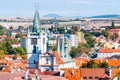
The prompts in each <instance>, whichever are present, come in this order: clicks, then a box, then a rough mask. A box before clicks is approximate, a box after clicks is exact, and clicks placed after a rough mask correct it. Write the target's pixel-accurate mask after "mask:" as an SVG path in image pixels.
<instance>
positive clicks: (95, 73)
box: [81, 68, 105, 80]
mask: <svg viewBox="0 0 120 80" xmlns="http://www.w3.org/2000/svg"><path fill="white" fill-rule="evenodd" d="M103 75H105V69H104V68H81V77H82V78H83V77H87V80H89V77H92V80H96V79H95V77H98V78H103Z"/></svg>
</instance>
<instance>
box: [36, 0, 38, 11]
mask: <svg viewBox="0 0 120 80" xmlns="http://www.w3.org/2000/svg"><path fill="white" fill-rule="evenodd" d="M38 10H39V3H38V0H35V11H38Z"/></svg>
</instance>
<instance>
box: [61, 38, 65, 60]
mask: <svg viewBox="0 0 120 80" xmlns="http://www.w3.org/2000/svg"><path fill="white" fill-rule="evenodd" d="M64 52H65V49H64V38H63V39H62V46H61V56H62V58H64V57H65V55H64Z"/></svg>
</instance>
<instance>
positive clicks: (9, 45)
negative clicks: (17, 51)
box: [5, 41, 13, 54]
mask: <svg viewBox="0 0 120 80" xmlns="http://www.w3.org/2000/svg"><path fill="white" fill-rule="evenodd" d="M5 46H6V48H7V53H9V54H12V52H13V49H12V44H11V42H10V41H6V43H5Z"/></svg>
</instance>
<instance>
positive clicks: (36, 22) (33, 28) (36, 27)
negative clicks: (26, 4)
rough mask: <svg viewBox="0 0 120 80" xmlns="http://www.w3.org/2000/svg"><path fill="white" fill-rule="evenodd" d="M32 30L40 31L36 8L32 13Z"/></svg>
mask: <svg viewBox="0 0 120 80" xmlns="http://www.w3.org/2000/svg"><path fill="white" fill-rule="evenodd" d="M32 32H35V33H39V32H41V27H40V19H39V12H38V11H37V10H36V11H35V15H34V21H33V27H32Z"/></svg>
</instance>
